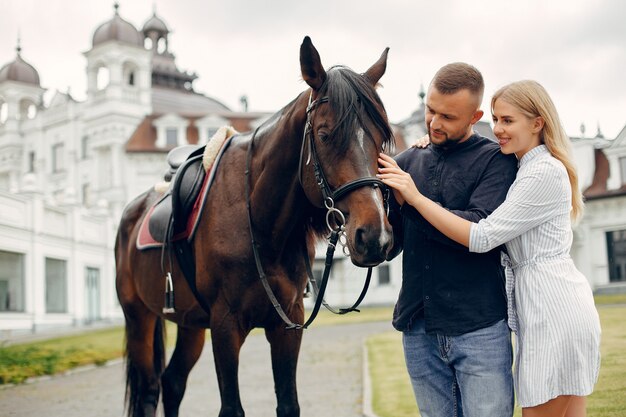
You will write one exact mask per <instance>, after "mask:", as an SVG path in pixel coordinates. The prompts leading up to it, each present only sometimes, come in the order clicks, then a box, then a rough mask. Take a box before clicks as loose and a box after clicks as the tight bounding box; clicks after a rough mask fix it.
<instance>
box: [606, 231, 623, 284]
mask: <svg viewBox="0 0 626 417" xmlns="http://www.w3.org/2000/svg"><path fill="white" fill-rule="evenodd" d="M606 248H607V254H608V257H609V281H610V282H623V281H626V274H625V272H626V230H616V231H612V232H607V233H606Z"/></svg>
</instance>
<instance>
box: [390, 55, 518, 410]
mask: <svg viewBox="0 0 626 417" xmlns="http://www.w3.org/2000/svg"><path fill="white" fill-rule="evenodd" d="M483 91H484V82H483V79H482V75H481V74H480V72H479V71H478V70H477V69H476V68H474V67H472V66H471V65H468V64H465V63H453V64H449V65H446V66H444V67H443V68H441V69H440V70H439V71H438V72H437V74H436V75H435V77H434V79H433V81H432V82H431V85H430V86H429V89H428V94H427V96H426V117H425V119H426V127H427V129H428V136H429V138H430V142H431V145H430V146H428V147H427V148H424V149H421V148H416V147H413V148H409V149H408V150H406V151H404V152H403V153H401V154H400V155H398V156H397V158H396V161H397V162H398V165H399V166H400V168H402V169H403V170H404V171H407V172H408V173H409V174H410V175H411V178H412V179H413V181H415V183H416V185H417V187H418V189H419V190H420V192H421V193H422V194H424V195H426V196H427V197H429V198H430V199H432V200H433V201H436V202H437V203H439V204H441V205H442V206H443V207H445V208H447V209H448V210H450V211H453V212H454V213H456V214H457V215H459V216H461V217H463V218H465V219H467V220H471V221H474V222H477V221H479V220H480V219H482V218H485V217H487V216H488V215H489V214H490V213H491V212H492V211H493V210H495V209H496V208H497V207H498V206H499V205H500V204H501V203H502V202H503V201H504V199H505V197H506V193H507V191H508V189H509V186H510V185H511V184H512V182H513V180H514V179H515V174H516V170H517V162H516V160H515V158H514V157H511V156H505V155H503V154H502V153H501V152H500V149H499V146H498V144H497V143H495V142H493V141H491V140H489V139H487V138H484V137H482V136H480V135H478V134H476V133H474V131H473V129H472V126H473V125H474V124H475V123H476V122H478V121H479V120H480V118H481V117H482V116H483V112H482V111H481V110H480V105H481V102H482V97H483ZM396 199H397V200H400V201H396V202H394V204H392V205H393V208H394V209H393V210H392V211H391V213H390V220H391V222H392V224H393V227H394V241H395V242H396V245H397V246H396V247H395V248H394V250H393V251H392V255H391V256H392V257H393V256H395V255H396V254H397V253H398V252H399V251H400V250H404V255H403V264H402V275H403V278H402V288H401V290H400V295H399V298H398V302H397V303H396V306H395V309H394V317H393V325H394V327H395V328H396V329H397V330H399V331H401V332H403V346H404V353H405V359H406V364H407V369H408V372H409V375H410V378H411V383H412V384H413V391H414V393H415V398H416V400H417V404H418V407H419V409H420V412H421V415H422V416H423V417H453V416H464V417H510V416H512V415H513V382H512V376H511V365H512V352H511V338H510V332H509V329H508V326H507V323H506V311H507V304H506V298H505V288H504V272H503V269H502V266H501V263H500V250H499V249H496V250H493V251H491V252H489V253H486V254H475V253H470V252H469V251H468V250H467V248H465V247H463V246H462V245H459V244H457V243H455V242H453V241H452V240H450V239H448V238H447V237H445V236H444V235H442V234H441V233H440V232H438V231H437V230H436V229H435V228H433V227H432V226H431V225H430V224H429V223H428V222H427V221H426V220H425V219H424V218H423V217H422V216H421V215H420V214H419V213H418V212H417V211H416V210H415V209H414V208H413V207H411V206H410V205H408V204H406V205H402V203H403V201H401V197H400V196H399V195H396Z"/></svg>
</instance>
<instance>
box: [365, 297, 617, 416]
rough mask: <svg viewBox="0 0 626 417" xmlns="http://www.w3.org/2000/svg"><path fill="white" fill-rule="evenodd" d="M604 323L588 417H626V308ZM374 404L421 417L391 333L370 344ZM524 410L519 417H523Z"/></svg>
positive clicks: (609, 311) (613, 309) (604, 317)
mask: <svg viewBox="0 0 626 417" xmlns="http://www.w3.org/2000/svg"><path fill="white" fill-rule="evenodd" d="M616 299H619V300H620V301H619V302H623V296H622V297H621V298H620V297H613V296H602V297H598V298H596V303H597V304H598V305H600V306H601V305H604V304H614V303H615V302H616ZM598 311H599V312H600V320H601V322H602V346H601V350H602V367H601V369H600V377H599V380H598V383H597V385H596V387H595V391H594V393H593V394H592V395H591V396H590V397H589V401H588V407H587V414H588V415H589V416H593V417H623V416H625V415H626V305H621V306H608V305H607V306H605V307H600V308H599V309H598ZM367 349H368V355H369V364H370V376H371V380H372V402H373V405H372V407H373V409H374V412H375V413H376V414H377V415H378V416H379V417H417V416H419V412H418V410H417V406H416V405H415V399H414V397H413V392H412V390H411V386H410V382H409V379H408V378H409V377H408V375H407V372H406V367H405V364H404V356H403V352H402V341H401V335H400V333H398V332H388V333H383V334H380V335H376V336H373V337H371V338H370V339H368V340H367ZM521 415H522V413H521V409H520V408H519V407H518V408H516V410H515V416H516V417H519V416H521Z"/></svg>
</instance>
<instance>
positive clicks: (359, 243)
mask: <svg viewBox="0 0 626 417" xmlns="http://www.w3.org/2000/svg"><path fill="white" fill-rule="evenodd" d="M366 233H367V232H366V231H365V229H364V228H362V227H359V228H358V229H357V230H356V233H355V235H354V245H355V246H356V249H357V250H358V251H359V252H361V253H363V252H364V251H365V247H366V246H367V245H366V239H365V234H366Z"/></svg>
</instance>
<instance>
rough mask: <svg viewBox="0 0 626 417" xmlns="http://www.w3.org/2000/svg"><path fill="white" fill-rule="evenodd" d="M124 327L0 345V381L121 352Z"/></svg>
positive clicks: (20, 379)
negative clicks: (32, 341) (11, 344)
mask: <svg viewBox="0 0 626 417" xmlns="http://www.w3.org/2000/svg"><path fill="white" fill-rule="evenodd" d="M122 340H123V329H122V328H121V327H115V328H110V329H106V330H99V331H94V332H88V333H84V334H80V335H74V336H68V337H59V338H54V339H49V340H45V341H42V342H34V343H27V344H20V345H13V346H7V347H2V348H0V384H7V383H20V382H23V381H24V380H25V379H27V378H29V377H33V376H41V375H52V374H55V373H58V372H63V371H67V370H68V369H72V368H75V367H77V366H81V365H87V364H96V365H101V364H104V363H105V362H106V361H108V360H110V359H114V358H117V357H119V356H121V355H122V351H123V347H122Z"/></svg>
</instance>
